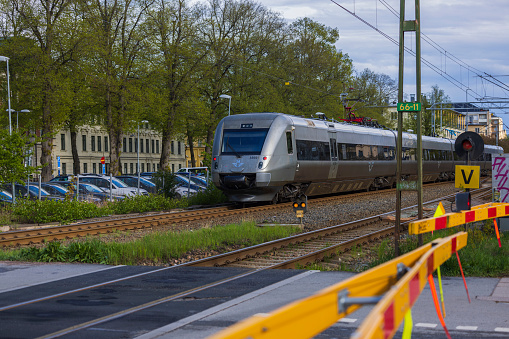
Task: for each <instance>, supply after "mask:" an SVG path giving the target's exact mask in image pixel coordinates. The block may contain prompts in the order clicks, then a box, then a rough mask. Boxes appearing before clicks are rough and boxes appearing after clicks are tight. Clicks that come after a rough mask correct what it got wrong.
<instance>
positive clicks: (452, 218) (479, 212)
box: [408, 203, 509, 234]
mask: <svg viewBox="0 0 509 339" xmlns="http://www.w3.org/2000/svg"><path fill="white" fill-rule="evenodd" d="M508 215H509V204H508V203H487V204H483V205H478V206H474V207H472V209H471V210H470V211H461V212H456V213H447V214H444V215H442V216H440V217H433V218H428V219H422V220H417V221H412V222H410V223H409V224H408V233H409V234H422V233H427V232H432V231H436V230H441V229H444V228H450V227H456V226H460V225H463V224H466V223H469V222H475V221H481V220H487V219H493V218H500V217H505V216H508Z"/></svg>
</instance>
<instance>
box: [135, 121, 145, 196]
mask: <svg viewBox="0 0 509 339" xmlns="http://www.w3.org/2000/svg"><path fill="white" fill-rule="evenodd" d="M141 123H142V124H146V123H148V121H147V120H142V121H141ZM136 172H138V195H140V123H139V122H138V168H137V171H136Z"/></svg>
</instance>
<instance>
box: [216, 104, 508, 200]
mask: <svg viewBox="0 0 509 339" xmlns="http://www.w3.org/2000/svg"><path fill="white" fill-rule="evenodd" d="M396 138H397V132H396V131H392V130H386V129H380V128H373V127H364V126H359V125H353V124H348V123H338V122H331V121H328V120H324V119H310V118H303V117H297V116H292V115H287V114H282V113H249V114H241V115H232V116H228V117H226V118H224V119H223V120H221V122H220V123H219V125H218V126H217V129H216V134H215V139H214V145H213V149H212V179H213V182H214V184H215V185H216V186H217V187H218V188H220V189H221V190H223V191H224V192H225V194H226V195H227V196H228V197H229V199H230V200H231V201H234V202H243V203H245V202H258V201H272V202H277V201H284V200H286V199H291V198H293V197H295V196H296V195H300V194H305V195H307V196H313V195H323V194H331V193H339V192H348V191H359V190H370V189H377V188H384V187H392V186H393V185H394V184H395V182H396ZM454 142H455V140H452V139H443V138H433V137H428V136H423V137H422V147H423V181H424V182H432V181H439V180H448V179H452V178H453V177H454V166H455V165H457V164H463V163H464V161H463V160H459V159H458V158H457V156H456V155H455V154H456V153H455V152H454ZM416 146H417V137H416V135H414V134H410V133H403V167H402V176H403V180H415V177H416V173H417V161H416ZM501 153H503V150H502V148H501V147H496V146H489V145H486V146H485V150H484V154H483V155H482V156H481V157H480V158H479V159H476V161H473V162H472V165H479V166H481V172H483V173H484V174H486V173H487V172H489V171H490V170H491V157H492V155H493V154H501Z"/></svg>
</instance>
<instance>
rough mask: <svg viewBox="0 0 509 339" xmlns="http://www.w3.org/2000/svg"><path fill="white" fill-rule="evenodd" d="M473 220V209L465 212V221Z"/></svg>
mask: <svg viewBox="0 0 509 339" xmlns="http://www.w3.org/2000/svg"><path fill="white" fill-rule="evenodd" d="M472 221H475V211H470V212H465V222H472Z"/></svg>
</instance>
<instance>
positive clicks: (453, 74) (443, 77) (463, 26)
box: [257, 0, 509, 129]
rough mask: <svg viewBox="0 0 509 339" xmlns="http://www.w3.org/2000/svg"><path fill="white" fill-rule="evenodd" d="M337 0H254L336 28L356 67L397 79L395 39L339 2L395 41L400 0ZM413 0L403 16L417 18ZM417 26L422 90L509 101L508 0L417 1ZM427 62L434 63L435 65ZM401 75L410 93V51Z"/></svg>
mask: <svg viewBox="0 0 509 339" xmlns="http://www.w3.org/2000/svg"><path fill="white" fill-rule="evenodd" d="M334 1H335V3H334V2H332V1H330V0H293V1H292V0H257V2H259V3H261V4H263V5H265V6H266V7H268V8H270V9H271V10H273V11H276V12H279V13H281V14H282V15H283V17H285V18H286V19H287V20H288V21H293V20H295V19H297V18H302V17H309V18H311V19H313V20H314V21H317V22H320V23H322V24H325V25H326V26H329V27H332V28H338V30H339V34H340V38H339V41H338V43H337V48H338V49H339V50H341V51H342V52H344V53H347V54H348V55H349V57H350V58H351V59H352V61H353V64H354V66H355V69H356V70H357V71H359V72H360V71H362V70H363V69H364V68H369V69H370V70H372V71H375V72H377V73H384V74H387V75H389V76H390V77H391V78H393V79H395V80H397V78H398V53H399V52H398V46H397V45H395V44H394V43H393V42H391V41H390V40H388V39H387V38H385V37H384V36H383V35H381V34H380V33H379V32H377V31H376V30H374V29H373V28H371V27H369V26H368V25H366V24H365V23H363V22H362V21H361V20H359V19H358V18H356V17H354V16H352V15H351V14H349V13H348V12H347V11H346V10H345V9H343V8H341V7H340V6H338V5H341V6H343V7H345V8H346V9H347V10H348V11H351V12H355V14H356V15H357V16H359V17H360V18H362V19H363V20H364V21H366V22H368V23H369V24H371V25H372V26H374V27H376V28H378V29H379V30H380V31H382V32H383V33H385V34H386V35H389V36H390V37H391V38H393V39H394V40H395V41H398V40H399V19H398V17H396V16H395V15H394V14H393V12H392V9H394V10H395V12H396V13H399V7H400V5H399V4H400V1H399V0H334ZM414 4H415V1H412V0H406V7H407V8H406V14H405V20H414V19H415V14H414ZM421 33H422V37H421V39H422V42H421V53H422V58H423V65H422V82H421V83H422V92H423V93H428V92H430V91H431V87H432V86H433V85H438V86H439V87H440V88H441V89H443V90H444V91H445V93H446V94H447V95H448V96H449V97H450V99H451V101H453V102H460V101H461V102H464V101H465V100H466V95H467V93H468V101H478V100H480V99H481V98H482V99H485V100H490V99H492V98H493V97H495V98H505V100H506V101H507V100H508V99H507V98H509V1H508V0H484V1H482V0H424V1H421ZM424 35H425V36H424ZM405 37H406V38H405V39H406V41H405V46H406V47H408V48H411V49H412V50H413V51H415V36H414V33H410V32H408V33H405ZM425 40H427V41H429V42H431V43H432V44H433V46H432V45H431V44H430V43H428V42H426V41H425ZM446 55H447V57H446ZM455 61H456V62H455ZM426 64H430V65H432V68H431V67H429V66H427V65H426ZM460 65H461V66H460ZM404 76H405V81H404V85H405V87H404V90H405V93H406V94H408V95H409V94H411V93H415V58H414V57H413V56H412V55H410V54H408V53H405V74H404ZM480 76H483V77H480ZM490 76H492V77H490ZM499 81H500V82H501V83H502V84H500V83H499ZM492 82H494V83H497V84H500V86H502V87H505V89H502V88H500V87H499V86H495V85H494V84H493V83H492ZM505 106H507V107H508V108H507V109H505V110H496V111H495V110H492V111H493V112H494V113H496V114H497V115H500V116H501V117H502V118H503V119H504V121H505V123H506V125H508V126H509V114H507V113H509V103H508V104H506V105H505ZM504 112H507V113H504ZM506 129H509V128H508V127H506Z"/></svg>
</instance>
